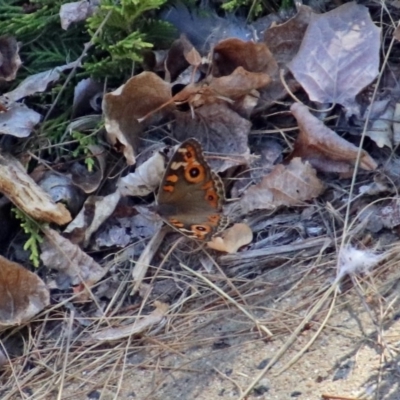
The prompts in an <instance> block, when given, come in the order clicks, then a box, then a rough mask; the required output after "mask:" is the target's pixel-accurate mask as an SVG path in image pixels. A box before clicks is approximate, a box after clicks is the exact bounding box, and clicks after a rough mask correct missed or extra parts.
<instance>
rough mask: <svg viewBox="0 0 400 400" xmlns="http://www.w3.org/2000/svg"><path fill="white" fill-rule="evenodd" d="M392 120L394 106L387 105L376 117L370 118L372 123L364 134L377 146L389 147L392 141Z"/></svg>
mask: <svg viewBox="0 0 400 400" xmlns="http://www.w3.org/2000/svg"><path fill="white" fill-rule="evenodd" d="M393 120H394V107H393V106H392V105H389V106H388V107H387V108H386V110H384V112H383V113H381V114H380V115H379V116H378V117H376V118H372V121H373V122H372V125H371V126H370V127H369V128H368V130H367V131H366V133H365V134H366V135H367V136H368V137H369V138H371V139H372V140H373V141H374V142H375V143H376V145H377V146H378V147H380V148H382V147H384V146H387V147H389V149H391V148H392V141H393V130H392V121H393ZM393 125H394V124H393Z"/></svg>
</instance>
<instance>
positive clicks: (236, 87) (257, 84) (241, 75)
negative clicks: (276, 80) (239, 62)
mask: <svg viewBox="0 0 400 400" xmlns="http://www.w3.org/2000/svg"><path fill="white" fill-rule="evenodd" d="M270 82H271V78H270V77H269V75H268V74H266V73H263V72H249V71H246V70H245V69H244V68H243V67H238V68H236V69H235V70H234V71H233V72H232V73H231V74H230V75H227V76H222V77H220V78H215V77H212V78H211V80H210V87H211V88H212V89H213V90H214V91H215V93H217V94H218V95H221V96H224V97H228V98H229V99H232V100H236V99H238V98H241V97H243V96H245V95H247V94H249V93H250V92H251V91H252V90H254V89H260V88H262V87H264V86H266V85H268V84H269V83H270Z"/></svg>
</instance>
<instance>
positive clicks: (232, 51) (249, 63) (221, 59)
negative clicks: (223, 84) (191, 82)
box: [213, 38, 278, 77]
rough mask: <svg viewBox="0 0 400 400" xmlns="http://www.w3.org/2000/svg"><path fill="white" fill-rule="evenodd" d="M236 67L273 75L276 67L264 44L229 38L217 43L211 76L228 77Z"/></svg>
mask: <svg viewBox="0 0 400 400" xmlns="http://www.w3.org/2000/svg"><path fill="white" fill-rule="evenodd" d="M237 67H243V68H244V69H245V70H246V71H249V72H265V73H267V74H268V75H273V74H274V73H275V72H276V70H277V68H278V65H277V63H276V61H275V59H274V57H273V55H272V53H271V52H270V50H269V49H268V47H267V45H266V44H265V43H254V42H245V41H243V40H240V39H236V38H230V39H226V40H222V41H221V42H219V43H218V44H217V45H216V46H215V48H214V52H213V75H214V76H217V77H218V76H225V75H230V74H231V73H232V72H233V71H234V70H235V69H236V68H237Z"/></svg>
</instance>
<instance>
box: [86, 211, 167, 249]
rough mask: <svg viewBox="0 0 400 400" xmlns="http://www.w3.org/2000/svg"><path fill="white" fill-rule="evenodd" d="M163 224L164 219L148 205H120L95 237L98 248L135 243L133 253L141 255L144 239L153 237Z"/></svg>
mask: <svg viewBox="0 0 400 400" xmlns="http://www.w3.org/2000/svg"><path fill="white" fill-rule="evenodd" d="M162 225H163V221H162V219H161V218H160V217H159V216H158V215H157V214H155V213H154V212H153V211H152V210H149V209H148V208H147V207H141V206H136V207H130V206H123V205H118V206H117V207H116V209H115V211H114V213H113V214H112V215H111V217H110V218H109V219H108V220H107V221H105V222H104V223H103V224H102V226H101V227H100V229H99V230H98V231H97V232H96V233H95V235H94V236H93V239H94V242H95V244H96V247H97V248H103V247H113V248H115V247H122V248H123V247H126V246H128V245H129V244H131V243H135V245H134V246H133V247H132V249H131V255H132V256H140V254H141V253H142V252H143V250H144V246H145V243H144V241H143V239H147V238H151V237H153V236H154V235H155V234H156V233H157V232H158V231H159V230H160V228H161V226H162Z"/></svg>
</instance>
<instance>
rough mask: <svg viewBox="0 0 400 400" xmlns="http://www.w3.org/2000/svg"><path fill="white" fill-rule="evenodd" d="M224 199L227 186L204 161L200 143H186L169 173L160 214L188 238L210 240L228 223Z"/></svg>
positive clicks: (161, 194) (159, 202)
mask: <svg viewBox="0 0 400 400" xmlns="http://www.w3.org/2000/svg"><path fill="white" fill-rule="evenodd" d="M224 200H225V191H224V185H223V183H222V181H221V178H220V177H219V176H218V175H217V174H216V173H215V172H213V171H212V170H211V168H210V166H209V165H208V164H207V162H206V160H205V159H204V156H203V150H202V148H201V145H200V143H199V142H198V141H197V140H195V139H188V140H186V141H184V142H183V143H182V144H181V145H180V146H179V147H178V149H177V150H176V151H175V153H174V154H173V156H172V157H171V160H170V161H169V163H168V165H167V168H166V170H165V173H164V177H163V179H162V181H161V185H160V189H159V191H158V196H157V206H156V211H157V213H158V214H159V215H160V216H161V217H162V218H163V219H164V220H165V221H166V222H167V223H168V224H169V225H171V226H172V227H173V228H175V229H177V230H178V231H180V232H181V233H183V234H184V235H186V236H188V237H190V238H192V239H197V240H205V241H209V240H210V239H211V237H212V236H214V235H215V234H216V233H218V232H220V231H222V230H223V229H224V228H225V227H226V225H227V224H228V219H227V217H226V216H224V215H223V214H222V205H223V203H224Z"/></svg>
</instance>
